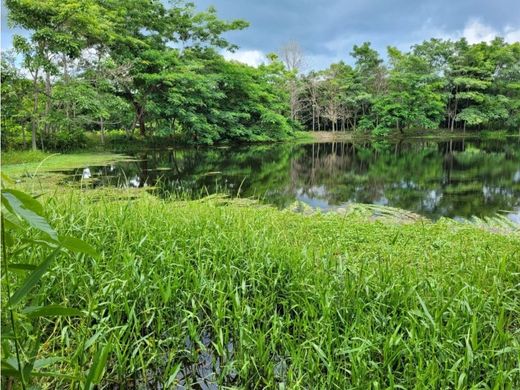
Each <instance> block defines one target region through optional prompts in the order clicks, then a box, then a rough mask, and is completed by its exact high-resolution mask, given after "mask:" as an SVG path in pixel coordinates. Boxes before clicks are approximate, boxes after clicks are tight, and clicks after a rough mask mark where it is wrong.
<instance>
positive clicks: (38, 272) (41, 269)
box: [7, 248, 59, 306]
mask: <svg viewBox="0 0 520 390" xmlns="http://www.w3.org/2000/svg"><path fill="white" fill-rule="evenodd" d="M58 251H59V248H57V249H55V250H54V251H53V252H52V253H51V254H50V255H49V256H47V258H46V259H45V260H44V261H43V262H42V263H41V264H40V265H39V266H38V267H37V268H36V269H35V270H34V271H33V272H32V273H31V274H30V275H29V276H28V277H27V279H25V281H24V282H23V284H22V286H21V287H20V288H19V289H18V290H16V291H15V292H14V294H13V295H12V296H11V298H9V302H8V303H7V304H8V305H9V306H13V305H16V304H17V303H18V302H20V300H21V299H22V298H23V297H24V296H26V295H27V293H28V292H29V291H30V290H31V288H33V287H34V286H35V285H36V283H38V281H39V280H40V278H41V277H42V275H43V274H44V273H45V272H46V271H47V268H49V266H50V265H51V262H52V260H53V259H54V257H55V256H56V254H57V253H58Z"/></svg>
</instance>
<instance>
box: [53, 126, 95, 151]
mask: <svg viewBox="0 0 520 390" xmlns="http://www.w3.org/2000/svg"><path fill="white" fill-rule="evenodd" d="M43 142H44V147H45V148H47V149H50V150H57V151H61V152H67V151H71V150H77V149H84V148H85V147H87V145H88V139H87V137H86V135H85V132H84V131H83V130H71V131H67V130H58V131H56V132H52V133H50V134H48V135H46V136H45V137H44V141H43Z"/></svg>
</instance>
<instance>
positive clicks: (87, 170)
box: [81, 168, 92, 179]
mask: <svg viewBox="0 0 520 390" xmlns="http://www.w3.org/2000/svg"><path fill="white" fill-rule="evenodd" d="M91 177H92V173H90V168H85V169H83V173H82V174H81V178H82V179H90V178H91Z"/></svg>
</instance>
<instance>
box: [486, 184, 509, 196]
mask: <svg viewBox="0 0 520 390" xmlns="http://www.w3.org/2000/svg"><path fill="white" fill-rule="evenodd" d="M482 194H483V195H484V198H486V199H491V198H493V196H496V195H500V196H504V197H506V198H512V197H513V196H514V194H513V191H512V190H511V189H509V188H501V187H490V186H486V185H484V186H482Z"/></svg>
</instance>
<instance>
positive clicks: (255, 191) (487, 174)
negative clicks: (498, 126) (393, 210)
mask: <svg viewBox="0 0 520 390" xmlns="http://www.w3.org/2000/svg"><path fill="white" fill-rule="evenodd" d="M131 155H132V156H133V157H134V158H135V159H136V161H126V162H118V163H116V164H113V165H110V166H102V167H100V166H90V167H88V169H87V167H85V168H84V169H79V170H75V171H72V172H68V173H69V174H70V176H69V177H68V179H67V181H75V182H80V183H81V185H82V186H92V187H97V186H118V187H154V191H155V192H156V193H157V194H158V195H159V196H166V195H167V194H170V193H172V192H173V193H183V194H188V195H189V196H193V197H198V196H204V195H207V194H212V193H216V192H223V193H228V194H230V195H239V196H241V197H255V198H259V199H261V200H262V201H263V202H266V203H270V204H273V205H276V206H278V207H286V206H288V205H290V204H291V203H293V202H295V201H296V200H299V201H301V202H303V203H306V204H307V205H309V206H311V207H313V208H319V209H322V210H330V209H334V208H338V207H344V206H345V205H347V204H349V203H353V202H357V203H369V204H377V205H387V206H392V207H399V208H402V209H405V210H409V211H412V212H416V213H419V214H422V215H424V216H426V217H429V218H432V219H438V218H439V217H441V216H447V217H452V218H469V217H471V216H478V217H485V216H492V215H494V214H496V213H498V212H505V213H506V214H507V215H508V216H509V218H511V219H512V220H514V221H516V222H519V223H520V139H519V138H508V139H505V140H485V141H484V140H468V139H466V140H448V141H438V140H436V141H431V140H406V141H402V142H396V143H392V142H387V141H383V142H374V141H373V142H335V143H314V144H312V143H308V144H296V143H283V144H270V145H254V146H240V147H237V146H230V147H198V148H187V149H168V150H147V151H141V152H136V153H131Z"/></svg>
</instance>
